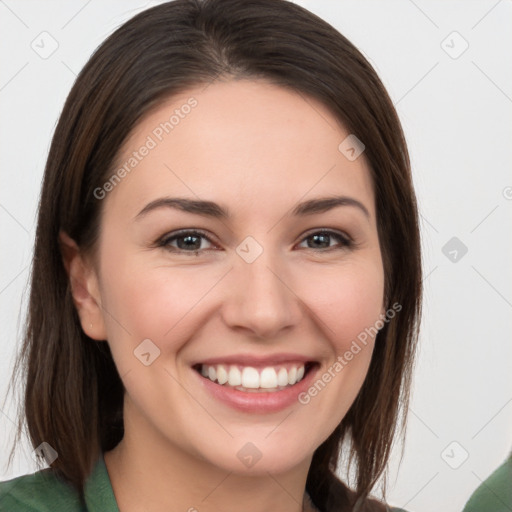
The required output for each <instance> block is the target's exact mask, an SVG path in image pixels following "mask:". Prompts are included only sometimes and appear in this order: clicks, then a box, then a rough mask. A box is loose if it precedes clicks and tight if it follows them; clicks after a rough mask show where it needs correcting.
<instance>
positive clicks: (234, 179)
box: [109, 80, 373, 216]
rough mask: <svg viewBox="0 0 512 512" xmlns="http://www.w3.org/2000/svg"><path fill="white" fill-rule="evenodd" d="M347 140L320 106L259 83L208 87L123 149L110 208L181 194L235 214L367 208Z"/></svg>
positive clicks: (188, 94)
mask: <svg viewBox="0 0 512 512" xmlns="http://www.w3.org/2000/svg"><path fill="white" fill-rule="evenodd" d="M349 135H350V134H349V132H348V131H347V130H346V129H345V128H344V126H343V125H342V124H341V123H340V122H339V120H337V119H336V118H335V116H334V115H333V114H332V113H331V112H330V110H329V109H327V108H326V107H325V106H324V105H323V104H322V103H320V102H319V101H317V100H315V99H313V98H311V97H308V96H306V95H303V94H301V93H298V92H295V91H291V90H288V89H285V88H282V87H279V86H277V85H274V84H270V83H268V82H265V81H260V80H238V81H225V82H214V83H212V84H209V85H201V86H198V87H195V88H191V89H189V90H187V91H184V92H183V93H180V94H179V95H176V96H173V97H172V98H169V99H168V100H166V101H165V102H164V103H162V104H161V105H159V106H158V107H157V108H155V109H154V110H153V111H152V112H151V113H149V114H148V115H146V116H145V117H144V118H143V119H142V121H140V122H139V123H138V124H137V126H136V127H135V128H134V130H133V131H132V133H131V135H130V137H129V138H128V139H127V141H126V142H125V144H124V145H123V147H122V149H121V151H120V153H119V155H118V158H117V160H116V166H115V167H114V173H115V172H117V171H118V170H119V169H121V168H124V169H125V171H127V172H124V173H122V174H123V175H124V177H123V179H122V181H121V183H119V185H116V186H115V187H114V190H112V192H110V194H109V202H111V203H115V202H118V201H120V200H121V199H122V203H123V204H124V205H127V204H131V205H134V204H137V205H139V206H143V203H144V202H147V201H150V200H152V199H155V197H156V196H158V195H160V196H163V195H166V194H171V193H172V194H173V195H176V194H182V195H185V196H188V197H194V196H197V197H200V198H202V199H203V198H204V199H213V200H218V201H221V202H224V203H226V202H229V201H232V202H233V203H234V204H236V203H238V204H239V206H240V207H242V206H246V207H247V206H249V205H251V204H258V205H259V206H260V207H261V206H263V205H265V204H267V205H268V206H271V205H273V204H274V203H275V202H276V200H278V201H279V200H280V202H281V203H282V204H284V203H285V202H286V203H287V202H289V201H297V200H299V199H301V198H305V199H308V198H309V196H312V195H315V194H316V195H318V194H323V195H325V194H326V193H343V194H352V195H355V196H358V198H359V199H366V200H367V207H368V209H369V210H370V211H371V213H372V216H373V192H372V189H373V187H372V184H371V177H370V172H369V168H368V166H367V163H366V160H365V158H364V154H363V155H361V157H359V158H357V159H356V160H354V161H351V160H349V159H347V158H346V156H345V154H344V153H343V152H341V151H340V149H339V146H340V144H341V143H342V142H343V141H344V140H345V139H346V137H347V136H349Z"/></svg>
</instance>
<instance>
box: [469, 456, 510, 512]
mask: <svg viewBox="0 0 512 512" xmlns="http://www.w3.org/2000/svg"><path fill="white" fill-rule="evenodd" d="M505 510H512V458H509V459H508V460H507V461H506V462H505V463H504V464H502V465H501V466H500V467H499V468H498V469H497V470H496V471H495V472H494V473H493V474H492V475H491V476H490V477H489V478H488V479H487V480H485V481H484V482H482V485H480V487H478V489H477V490H476V491H475V492H474V493H473V494H472V495H471V498H470V499H469V501H468V502H467V503H466V506H465V507H464V510H463V511H462V512H482V511H485V512H502V511H505Z"/></svg>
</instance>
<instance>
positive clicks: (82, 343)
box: [11, 0, 421, 512]
mask: <svg viewBox="0 0 512 512" xmlns="http://www.w3.org/2000/svg"><path fill="white" fill-rule="evenodd" d="M217 78H221V79H240V78H249V79H257V78H261V79H264V80H266V81H268V82H271V83H273V84H277V85H280V86H282V87H286V88H289V89H291V90H293V91H298V92H300V93H301V94H303V95H305V96H306V97H307V96H309V97H312V98H315V99H316V100H319V101H320V102H322V103H323V104H324V105H326V106H327V107H328V108H329V109H330V111H331V112H332V113H333V114H334V115H335V116H336V117H337V118H338V119H339V120H340V121H341V122H342V123H343V125H344V126H345V127H346V128H347V130H348V131H349V132H350V133H352V134H355V135H356V136H357V137H358V138H359V139H360V140H361V141H362V142H363V143H364V144H365V146H366V149H365V152H364V158H366V159H367V162H368V163H369V165H370V168H371V173H372V181H373V185H374V191H375V202H376V211H377V223H378V233H379V241H380V244H381V250H382V257H383V265H384V273H385V297H386V301H387V306H388V307H389V306H390V305H391V304H394V303H398V304H400V305H401V307H402V309H401V311H400V313H399V314H398V315H396V317H395V318H394V319H393V320H392V321H390V322H387V323H386V324H385V326H384V327H383V328H382V329H381V330H380V331H379V334H378V335H377V340H376V344H375V349H374V353H373V356H372V360H371V364H370V368H369V372H368V375H367V377H366V379H365V381H364V384H363V386H362V388H361V390H360V392H359V394H358V396H357V398H356V400H355V402H354V403H353V404H352V406H351V408H350V410H349V411H348V413H347V414H346V416H345V417H344V419H343V421H342V422H341V424H340V425H339V426H338V427H337V428H336V430H335V431H334V432H333V433H332V434H331V435H330V437H329V438H328V439H327V440H326V441H325V442H324V443H323V444H322V445H321V446H319V447H318V449H317V450H316V451H315V454H314V457H313V461H312V464H311V467H310V470H309V474H308V478H307V490H308V492H309V494H310V496H311V498H312V500H313V502H314V503H315V504H316V506H317V507H319V508H320V509H321V510H323V511H326V512H327V511H329V512H330V511H334V510H341V509H344V507H348V506H352V505H353V504H354V503H355V501H356V500H358V501H359V503H363V506H364V507H369V506H370V502H368V501H366V497H367V495H368V493H369V492H370V491H371V489H372V488H373V487H374V485H375V483H376V481H377V480H378V478H379V477H380V476H381V475H382V473H383V471H384V469H385V467H386V465H387V461H388V458H389V452H390V448H391V444H392V441H393V438H394V436H395V432H396V428H397V425H400V426H401V427H402V432H403V427H404V421H405V420H404V418H405V413H406V411H407V403H408V398H409V389H410V379H411V369H412V366H413V356H414V352H415V346H416V341H417V337H418V330H419V319H420V313H421V256H420V239H419V230H418V213H417V205H416V199H415V194H414V190H413V185H412V178H411V171H410V162H409V156H408V152H407V147H406V143H405V139H404V135H403V132H402V128H401V125H400V122H399V119H398V116H397V114H396V111H395V109H394V107H393V104H392V102H391V100H390V98H389V96H388V94H387V92H386V90H385V88H384V86H383V85H382V83H381V81H380V80H379V78H378V76H377V74H376V72H375V71H374V69H373V68H372V66H371V65H370V64H369V63H368V61H367V60H366V59H365V58H364V57H363V55H362V54H361V53H360V52H359V51H358V50H357V49H356V48H355V47H354V45H352V44H351V43H350V42H349V41H348V40H347V39H346V38H345V37H344V36H343V35H341V34H340V33H339V32H338V31H337V30H335V29H334V28H333V27H332V26H331V25H329V24H328V23H326V22H325V21H323V20H322V19H320V18H319V17H317V16H315V15H313V14H312V13H310V12H309V11H307V10H306V9H304V8H302V7H300V6H298V5H296V4H293V3H291V2H288V1H285V0H243V1H241V0H175V1H172V2H168V3H165V4H162V5H159V6H156V7H154V8H151V9H149V10H147V11H145V12H142V13H140V14H139V15H137V16H135V17H134V18H132V19H131V20H129V21H128V22H127V23H125V24H124V25H122V26H121V27H120V28H119V29H117V30H116V31H115V32H114V33H113V34H112V35H111V36H110V37H108V39H106V41H105V42H104V43H103V44H102V45H101V46H100V47H99V48H98V49H97V50H96V52H95V53H94V54H93V56H92V57H91V58H90V60H89V61H88V62H87V64H86V65H85V67H84V68H83V70H82V71H81V73H80V74H79V76H78V78H77V80H76V82H75V84H74V86H73V88H72V90H71V92H70V94H69V96H68V98H67V101H66V103H65V106H64V109H63V111H62V114H61V116H60V120H59V122H58V125H57V127H56V130H55V134H54V136H53V140H52V144H51V148H50V152H49V156H48V160H47V164H46V169H45V174H44V183H43V187H42V193H41V198H40V203H39V214H38V225H37V232H36V241H35V251H34V258H33V268H32V276H31V291H30V302H29V310H28V322H27V326H26V332H25V337H24V342H23V345H22V347H21V350H20V352H19V355H18V360H17V361H16V365H15V371H14V375H15V377H16V375H17V373H18V372H20V370H22V371H23V378H24V383H25V388H24V413H25V416H26V424H27V427H28V432H29V435H30V438H31V442H32V444H33V446H34V447H36V446H38V445H39V444H40V443H42V442H43V441H46V442H47V443H49V444H50V445H51V446H52V447H54V448H55V449H56V450H57V452H58V454H59V456H58V458H57V459H56V460H55V462H54V463H53V464H52V471H54V472H55V474H57V475H59V476H60V477H62V478H64V479H65V480H66V481H68V482H69V483H70V484H72V485H73V486H74V487H75V488H76V489H77V490H78V491H79V493H80V495H82V492H83V484H84V480H85V479H86V478H87V476H88V475H89V473H90V471H91V469H92V467H93V464H94V462H95V461H96V459H97V456H98V454H99V452H100V451H108V450H110V449H112V448H113V447H114V446H115V445H116V444H117V443H118V442H119V441H120V440H121V438H122V436H123V417H122V404H123V401H122V399H123V393H124V388H123V384H122V382H121V379H120V377H119V375H118V373H117V370H116V367H115V365H114V362H113V359H112V356H111V354H110V350H109V347H108V344H107V343H104V342H93V341H92V340H91V339H90V338H88V337H87V336H86V335H85V334H84V332H83V331H82V329H81V326H80V323H79V319H78V315H77V312H76V310H75V307H74V304H73V300H72V295H71V291H70V285H69V279H68V276H67V274H66V271H65V268H64V266H63V262H62V258H61V253H60V249H59V243H58V235H59V231H60V230H63V231H65V232H66V233H67V234H68V235H69V236H70V237H71V238H73V239H74V240H75V241H76V242H77V244H78V245H79V247H80V248H81V249H82V250H83V251H90V252H93V249H94V247H95V242H96V241H97V235H98V228H99V225H100V220H101V204H102V201H98V200H97V199H96V198H95V196H94V190H95V189H96V188H97V187H101V185H102V184H103V183H105V181H106V180H107V179H108V178H109V177H110V176H111V175H112V166H113V165H114V161H115V158H116V156H117V153H118V151H119V149H120V147H121V145H122V143H123V142H124V141H125V140H126V138H127V136H128V135H129V134H130V132H131V130H133V128H134V126H135V125H136V123H137V122H138V121H140V120H141V118H142V117H143V116H144V115H146V114H147V113H148V112H149V111H150V110H151V109H153V108H154V107H155V106H158V105H159V104H160V103H161V102H162V101H164V100H167V99H168V98H169V97H171V96H172V95H174V94H176V93H180V92H183V91H186V89H187V88H189V87H191V86H197V85H199V84H203V83H204V84H206V83H210V82H212V81H214V80H215V79H217ZM340 142H341V141H340ZM15 380H16V378H15V379H14V380H13V381H12V382H15ZM401 413H402V414H401ZM22 420H23V418H22V417H20V423H19V430H18V438H19V435H20V432H21V425H22ZM344 441H348V442H349V446H350V454H351V460H352V461H355V463H356V467H357V472H356V477H357V478H356V492H351V491H349V490H348V488H347V487H346V486H345V485H344V484H342V482H341V481H340V480H339V479H338V478H337V477H336V476H335V470H336V467H337V464H338V456H339V451H340V449H341V445H342V443H343V442H344ZM14 448H15V447H13V451H14ZM13 451H11V457H12V454H13ZM364 504H365V505H364ZM369 509H370V508H368V510H369Z"/></svg>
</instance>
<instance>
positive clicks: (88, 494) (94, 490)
mask: <svg viewBox="0 0 512 512" xmlns="http://www.w3.org/2000/svg"><path fill="white" fill-rule="evenodd" d="M84 494H85V505H86V511H87V512H119V508H118V506H117V502H116V498H115V496H114V491H113V489H112V484H111V482H110V477H109V476H108V471H107V467H106V465H105V460H104V458H103V453H100V456H99V457H98V461H97V462H96V465H95V466H94V469H93V471H92V473H91V475H90V476H89V478H88V479H87V481H86V482H85V487H84Z"/></svg>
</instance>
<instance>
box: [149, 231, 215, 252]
mask: <svg viewBox="0 0 512 512" xmlns="http://www.w3.org/2000/svg"><path fill="white" fill-rule="evenodd" d="M205 241H206V244H205V243H203V242H205ZM208 244H210V245H212V246H213V242H212V241H211V240H210V238H209V237H208V236H206V234H204V233H203V232H201V231H196V230H194V231H187V230H183V231H179V232H176V233H171V234H169V235H165V236H164V237H162V238H161V239H160V240H159V241H158V242H157V245H158V247H164V248H165V249H168V250H170V251H173V252H184V253H186V252H189V253H191V254H196V255H198V254H199V251H204V250H207V249H211V248H212V247H208V246H207V247H205V245H208Z"/></svg>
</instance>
